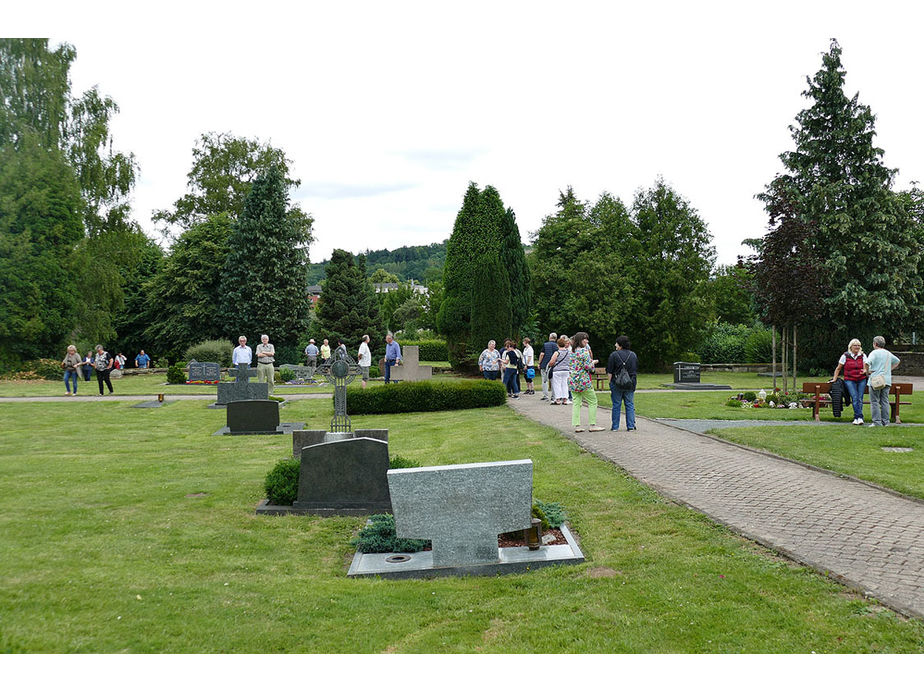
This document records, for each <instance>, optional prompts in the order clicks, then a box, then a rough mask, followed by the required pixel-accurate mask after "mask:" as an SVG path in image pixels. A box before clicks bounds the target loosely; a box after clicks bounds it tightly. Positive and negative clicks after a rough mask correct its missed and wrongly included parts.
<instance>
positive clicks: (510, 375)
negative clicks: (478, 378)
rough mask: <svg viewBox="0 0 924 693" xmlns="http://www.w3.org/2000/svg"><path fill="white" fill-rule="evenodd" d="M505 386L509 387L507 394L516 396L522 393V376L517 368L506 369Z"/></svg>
mask: <svg viewBox="0 0 924 693" xmlns="http://www.w3.org/2000/svg"><path fill="white" fill-rule="evenodd" d="M504 385H506V387H507V394H510V395H516V394H519V392H520V375H519V373H517V369H516V368H505V369H504Z"/></svg>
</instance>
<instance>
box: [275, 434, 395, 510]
mask: <svg viewBox="0 0 924 693" xmlns="http://www.w3.org/2000/svg"><path fill="white" fill-rule="evenodd" d="M328 435H333V436H337V435H352V434H328ZM387 474H388V443H387V442H386V441H383V440H376V439H374V438H346V439H343V440H334V441H331V442H325V443H320V444H318V445H311V446H308V447H305V448H302V451H301V466H300V468H299V474H298V496H297V498H296V500H295V502H294V503H293V504H292V507H293V508H298V509H308V510H312V511H321V510H333V511H336V514H338V515H368V514H373V513H390V512H391V500H390V496H389V492H388V477H387ZM324 514H330V513H324Z"/></svg>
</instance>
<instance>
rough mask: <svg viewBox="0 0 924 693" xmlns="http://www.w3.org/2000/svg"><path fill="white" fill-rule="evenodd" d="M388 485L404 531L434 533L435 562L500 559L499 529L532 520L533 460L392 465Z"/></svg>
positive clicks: (407, 534) (414, 535)
mask: <svg viewBox="0 0 924 693" xmlns="http://www.w3.org/2000/svg"><path fill="white" fill-rule="evenodd" d="M303 454H304V453H303ZM388 486H389V490H390V492H391V503H392V508H393V509H394V516H395V529H396V531H397V534H398V537H399V538H407V539H429V540H430V541H431V542H432V543H433V565H434V566H435V567H441V566H465V565H477V564H482V563H496V562H497V561H498V560H499V553H498V550H497V535H498V534H501V533H503V532H513V531H516V530H518V529H525V528H527V527H529V526H530V522H531V521H532V499H533V463H532V460H515V461H510V462H485V463H478V464H457V465H447V466H441V467H419V468H415V469H392V470H390V471H389V472H388Z"/></svg>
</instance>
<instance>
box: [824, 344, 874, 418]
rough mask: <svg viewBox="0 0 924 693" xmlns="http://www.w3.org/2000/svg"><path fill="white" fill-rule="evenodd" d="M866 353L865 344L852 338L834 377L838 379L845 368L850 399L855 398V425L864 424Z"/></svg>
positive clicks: (846, 385) (835, 370)
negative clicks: (864, 351)
mask: <svg viewBox="0 0 924 693" xmlns="http://www.w3.org/2000/svg"><path fill="white" fill-rule="evenodd" d="M865 357H866V354H864V353H863V345H862V344H860V340H859V339H851V340H850V344H848V345H847V351H845V352H844V353H843V354H841V358H840V360H839V361H838V362H837V368H835V369H834V378H832V382H833V381H834V380H837V376H838V374H839V373H840V372H841V368H843V369H844V387H846V388H847V392H849V393H850V399H851V400H853V423H854V425H855V426H860V425H862V424H863V395H865V394H866V374H865V373H864V372H863V359H864V358H865Z"/></svg>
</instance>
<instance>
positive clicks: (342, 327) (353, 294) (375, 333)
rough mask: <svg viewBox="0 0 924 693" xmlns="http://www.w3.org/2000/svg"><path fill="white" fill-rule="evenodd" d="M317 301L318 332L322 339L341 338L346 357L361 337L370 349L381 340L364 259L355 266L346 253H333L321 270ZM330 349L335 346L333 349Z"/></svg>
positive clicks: (382, 335) (381, 330)
mask: <svg viewBox="0 0 924 693" xmlns="http://www.w3.org/2000/svg"><path fill="white" fill-rule="evenodd" d="M325 271H326V273H327V279H326V280H325V281H324V282H323V283H322V285H321V286H322V289H321V298H320V299H319V300H318V307H317V311H318V328H319V329H320V331H321V335H322V336H323V337H325V338H330V337H342V338H343V340H344V343H345V344H347V345H348V351H349V353H351V354H352V353H354V352H355V349H356V348H357V347H358V346H359V342H360V340H361V339H362V336H363V335H364V334H368V335H369V337H370V341H371V342H372V344H373V347H372V348H375V347H376V345H380V344H381V343H382V342H383V341H384V340H385V328H384V326H383V324H382V317H381V312H380V309H379V302H378V300H377V299H376V297H375V289H374V288H373V286H372V282H371V281H370V280H369V279H368V278H367V277H366V258H365V257H363V256H360V258H359V262H356V261H355V259H354V258H353V254H352V253H349V252H347V251H346V250H340V249H337V250H334V252H333V254H332V255H331V258H330V262H329V263H328V264H327V267H326V268H325ZM333 346H334V347H335V346H336V344H334V345H333Z"/></svg>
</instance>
